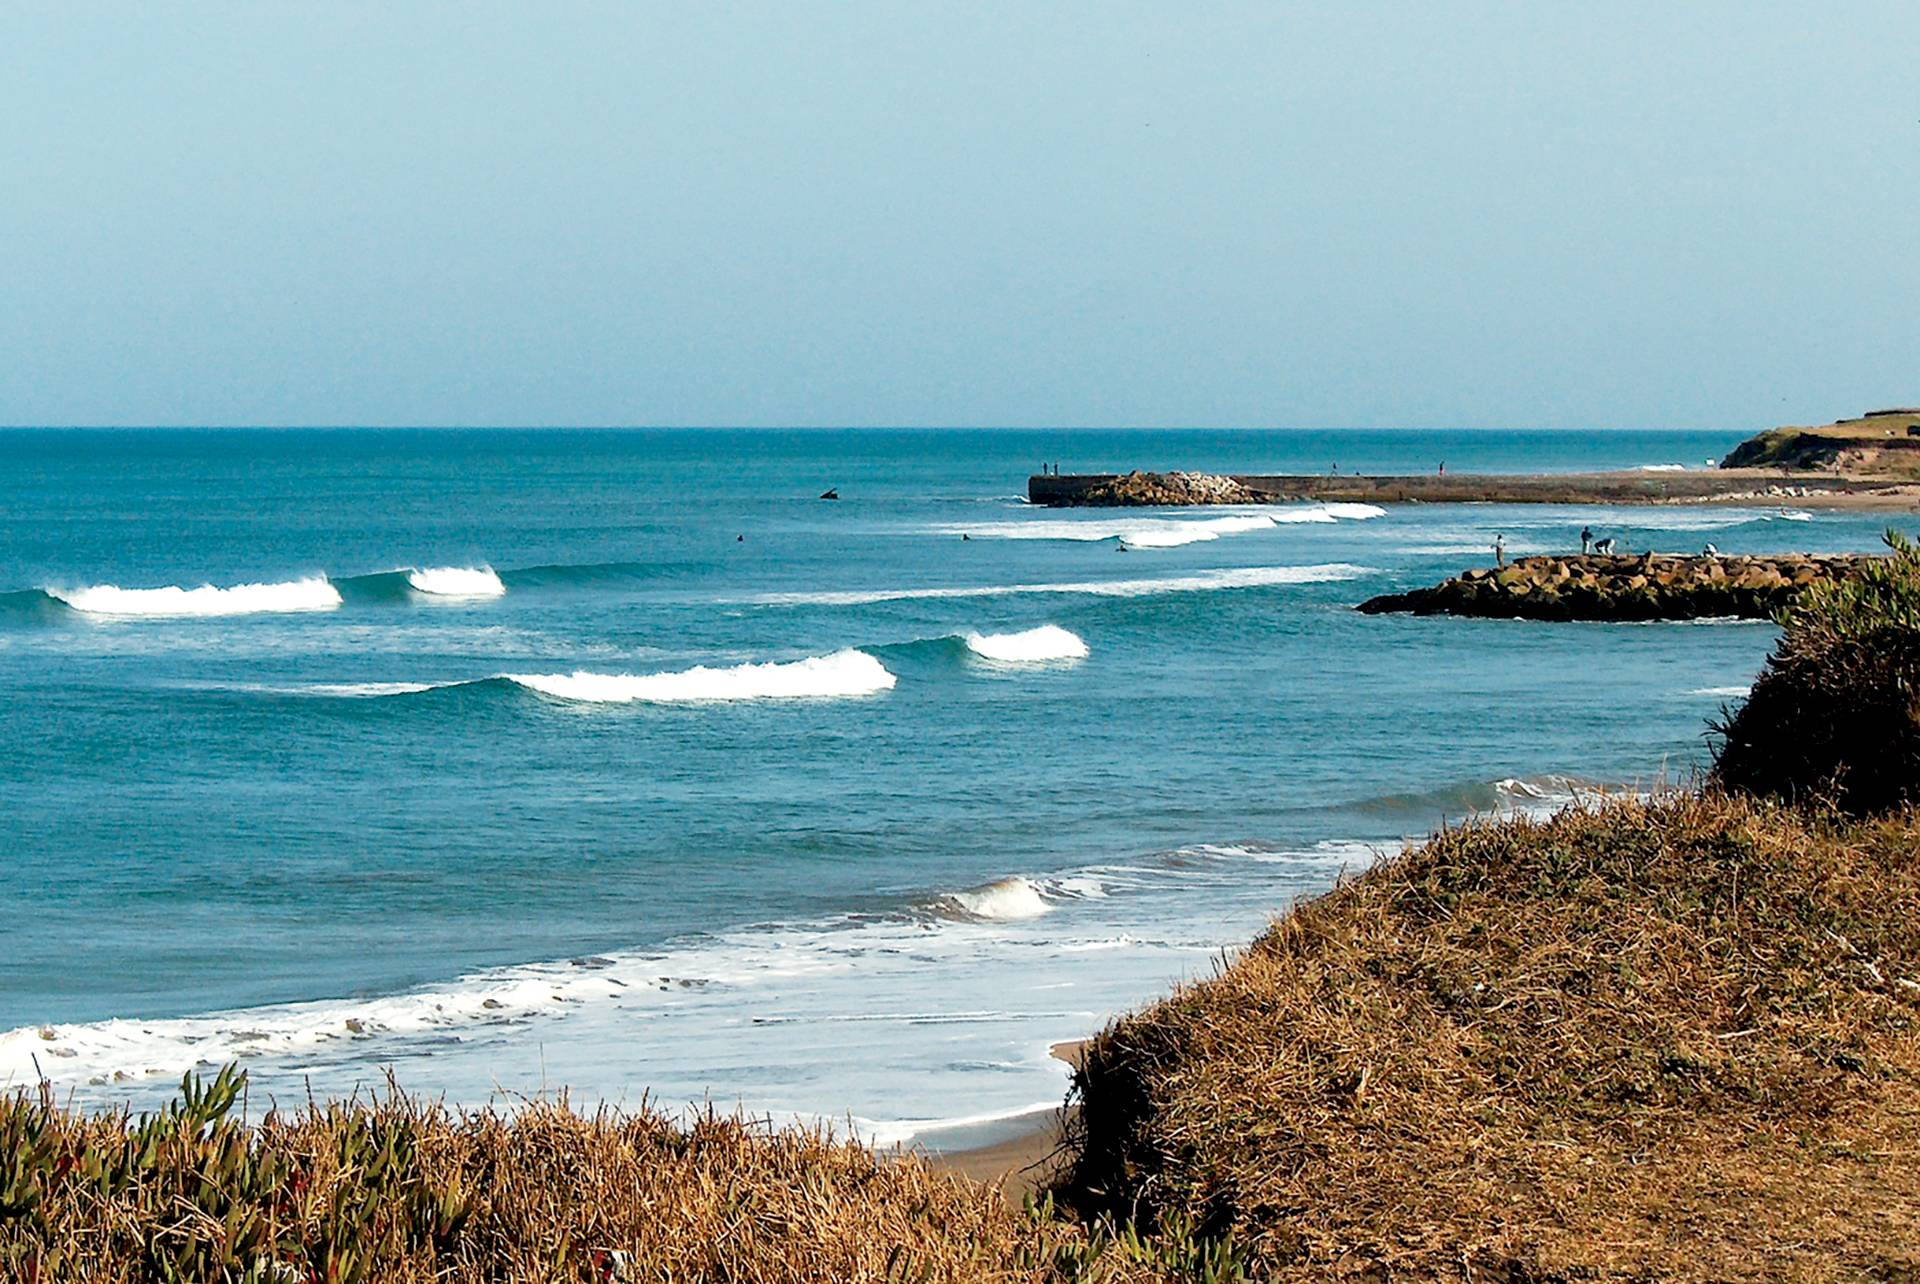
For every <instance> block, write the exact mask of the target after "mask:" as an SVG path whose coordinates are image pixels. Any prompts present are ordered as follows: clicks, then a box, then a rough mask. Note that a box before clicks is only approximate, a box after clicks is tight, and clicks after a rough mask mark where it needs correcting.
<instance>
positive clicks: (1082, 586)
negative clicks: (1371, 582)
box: [744, 562, 1374, 606]
mask: <svg viewBox="0 0 1920 1284" xmlns="http://www.w3.org/2000/svg"><path fill="white" fill-rule="evenodd" d="M1373 573H1374V571H1373V568H1372V567H1370V566H1352V565H1349V564H1347V563H1345V562H1330V563H1327V564H1325V565H1320V566H1243V567H1232V568H1229V569H1226V570H1218V571H1200V572H1197V573H1196V574H1193V575H1177V576H1168V577H1165V578H1162V579H1141V580H1080V581H1075V582H1072V583H1064V584H979V585H968V586H965V587H959V588H897V589H851V590H845V591H834V590H830V591H820V592H800V593H763V594H760V595H758V596H756V597H750V598H746V599H744V600H745V601H748V602H751V603H754V604H757V605H761V606H864V605H867V604H869V603H873V602H901V601H909V600H917V599H934V598H968V597H1010V596H1015V595H1020V594H1032V593H1073V594H1085V595H1088V596H1093V597H1150V596H1153V595H1155V594H1159V593H1205V592H1212V591H1215V590H1219V589H1240V588H1266V587H1271V586H1274V585H1282V584H1326V583H1332V582H1335V581H1340V580H1351V579H1358V578H1359V577H1360V576H1363V575H1371V574H1373Z"/></svg>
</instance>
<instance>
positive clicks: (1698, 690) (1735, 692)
mask: <svg viewBox="0 0 1920 1284" xmlns="http://www.w3.org/2000/svg"><path fill="white" fill-rule="evenodd" d="M1687 694H1688V695H1694V696H1717V697H1719V698H1720V699H1722V700H1743V699H1745V698H1746V697H1747V696H1750V695H1752V694H1753V688H1752V687H1695V688H1693V690H1691V691H1689V692H1687Z"/></svg>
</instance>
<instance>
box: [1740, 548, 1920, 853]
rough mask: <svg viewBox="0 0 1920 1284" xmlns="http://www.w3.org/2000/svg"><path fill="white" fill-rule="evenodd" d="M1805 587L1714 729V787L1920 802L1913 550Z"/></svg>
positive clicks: (1919, 636)
mask: <svg viewBox="0 0 1920 1284" xmlns="http://www.w3.org/2000/svg"><path fill="white" fill-rule="evenodd" d="M1886 541H1887V545H1888V547H1889V548H1890V549H1891V550H1892V556H1891V557H1887V558H1880V559H1867V560H1865V561H1863V564H1862V566H1861V568H1860V569H1859V571H1858V572H1857V573H1856V574H1854V575H1852V576H1850V577H1848V578H1846V579H1844V580H1839V581H1827V582H1822V583H1819V584H1816V585H1814V586H1812V587H1811V588H1809V589H1808V590H1807V591H1806V592H1805V593H1804V594H1803V595H1802V596H1801V598H1800V599H1799V601H1798V602H1796V603H1794V604H1793V605H1791V606H1789V607H1787V608H1786V609H1785V610H1783V611H1782V612H1781V613H1780V615H1779V617H1778V620H1779V623H1780V625H1781V627H1782V630H1783V631H1782V633H1781V638H1780V642H1779V645H1778V646H1777V647H1776V648H1775V649H1774V652H1773V654H1772V655H1771V656H1770V657H1768V659H1767V663H1766V667H1765V668H1764V669H1762V670H1761V673H1760V676H1759V678H1758V679H1756V680H1755V682H1754V685H1753V691H1752V693H1751V694H1750V695H1749V696H1748V697H1747V699H1746V701H1745V703H1744V704H1742V705H1741V706H1740V707H1739V708H1738V709H1737V710H1735V711H1734V712H1733V713H1731V714H1730V715H1728V716H1726V717H1724V718H1723V719H1721V720H1720V721H1719V722H1718V723H1716V724H1715V725H1714V731H1715V732H1716V733H1717V735H1718V738H1719V744H1718V746H1717V750H1716V754H1715V761H1714V767H1713V777H1712V778H1713V780H1714V782H1715V783H1717V784H1719V785H1721V786H1723V787H1725V788H1727V789H1731V790H1737V791H1740V792H1743V793H1750V794H1756V795H1761V796H1767V797H1775V798H1781V799H1785V800H1787V801H1791V802H1810V803H1818V804H1824V805H1829V806H1832V807H1834V808H1837V809H1839V810H1841V811H1843V812H1846V813H1848V814H1851V815H1855V816H1861V815H1868V814H1872V813H1875V812H1880V811H1885V810H1888V809H1890V808H1895V807H1901V806H1905V805H1908V804H1911V803H1914V802H1920V549H1917V548H1916V547H1915V545H1914V544H1913V543H1912V542H1911V541H1910V540H1908V539H1906V538H1905V537H1903V536H1901V535H1900V534H1898V533H1897V532H1894V531H1888V532H1887V534H1886Z"/></svg>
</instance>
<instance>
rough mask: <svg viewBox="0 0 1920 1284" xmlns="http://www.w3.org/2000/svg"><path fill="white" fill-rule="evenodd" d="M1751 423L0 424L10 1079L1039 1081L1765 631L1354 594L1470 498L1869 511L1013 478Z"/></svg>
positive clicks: (1024, 1085) (841, 1104)
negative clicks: (783, 428) (1145, 426)
mask: <svg viewBox="0 0 1920 1284" xmlns="http://www.w3.org/2000/svg"><path fill="white" fill-rule="evenodd" d="M1740 435H1741V434H1739V433H1665V432H1645V433H1627V432H1622V433H1584V434H1562V433H1503V434H1495V433H1474V432H1413V431H1407V432H1265V433H1262V432H1215V431H1200V430H1193V431H1182V432H1148V431H1126V432H1109V431H1086V430H1082V431H1075V432H1047V431H959V430H955V431H845V432H839V431H801V432H766V431H753V432H749V431H737V432H735V431H724V432H723V431H652V430H646V431H642V430H634V431H618V432H614V431H526V432H513V431H426V430H422V431H398V430H381V431H373V430H337V431H325V430H314V431H225V430H221V431H212V430H208V431H161V430H154V431H108V430H86V431H55V430H47V431H39V430H14V431H6V432H0V727H4V754H3V756H0V798H4V802H5V805H6V811H7V815H8V817H9V821H8V832H9V840H8V843H7V861H6V866H5V868H6V873H7V877H6V879H5V882H4V884H3V885H0V1031H4V1033H0V1085H4V1084H12V1085H16V1086H17V1085H21V1084H25V1083H30V1082H32V1081H33V1080H34V1079H35V1078H36V1077H37V1076H38V1075H40V1074H44V1075H46V1076H47V1077H49V1078H51V1079H52V1080H53V1081H54V1083H55V1085H56V1088H57V1090H58V1091H59V1092H60V1093H61V1094H62V1095H63V1096H70V1097H71V1098H72V1099H74V1100H76V1101H79V1102H85V1103H92V1102H104V1101H115V1100H130V1101H133V1102H135V1103H146V1102H150V1101H152V1100H154V1099H156V1098H158V1097H160V1096H162V1095H164V1094H165V1093H166V1092H168V1091H169V1090H170V1089H171V1087H172V1085H173V1084H174V1083H175V1082H177V1080H178V1077H179V1075H180V1074H181V1073H182V1072H183V1071H184V1070H186V1069H189V1068H192V1067H194V1066H203V1067H204V1066H210V1065H216V1064H219V1063H221V1062H224V1061H226V1060H230V1059H238V1060H241V1061H242V1062H243V1063H244V1064H246V1065H247V1067H248V1068H249V1070H250V1071H251V1073H252V1076H253V1084H254V1089H253V1091H254V1093H255V1096H256V1099H259V1098H261V1097H263V1096H264V1097H275V1098H278V1099H282V1100H304V1099H305V1097H306V1094H307V1093H308V1091H310V1090H311V1091H312V1092H314V1093H316V1094H323V1095H324V1094H343V1093H347V1092H351V1091H354V1090H356V1089H363V1088H368V1087H371V1086H374V1085H377V1084H379V1083H381V1082H382V1080H383V1075H384V1072H385V1071H386V1070H387V1069H389V1068H391V1069H392V1071H393V1072H394V1073H395V1074H396V1076H397V1078H398V1080H399V1082H400V1083H401V1084H402V1085H403V1086H405V1087H407V1088H410V1089H413V1090H416V1091H420V1092H425V1093H429V1094H433V1095H444V1096H446V1097H447V1098H448V1099H450V1100H455V1101H460V1102H466V1103H474V1104H478V1103H481V1102H485V1101H488V1100H491V1099H497V1098H498V1097H499V1096H500V1094H514V1093H529V1092H537V1091H541V1090H551V1089H554V1088H556V1087H559V1086H562V1085H565V1086H567V1087H568V1088H570V1089H571V1091H572V1093H573V1095H574V1098H575V1099H576V1100H605V1101H610V1102H615V1103H627V1104H631V1103H634V1102H637V1101H638V1100H639V1099H640V1098H641V1096H642V1094H643V1093H649V1092H650V1093H651V1094H652V1095H653V1097H654V1099H656V1100H659V1101H663V1102H666V1103H669V1104H672V1103H676V1102H687V1101H698V1100H702V1099H706V1098H711V1099H712V1100H714V1101H715V1102H717V1103H719V1104H721V1105H723V1106H730V1105H733V1104H736V1103H739V1104H743V1105H745V1106H746V1107H747V1108H749V1109H751V1110H754V1111H760V1112H768V1113H772V1114H775V1115H778V1116H788V1115H800V1116H811V1117H826V1118H839V1119H852V1120H853V1121H854V1122H855V1125H856V1126H857V1127H859V1128H861V1129H863V1130H864V1131H866V1132H867V1133H868V1134H869V1135H871V1136H875V1137H877V1138H880V1139H883V1140H884V1139H891V1138H898V1137H905V1136H911V1135H916V1134H917V1135H920V1136H922V1137H924V1138H928V1139H937V1138H938V1136H939V1135H940V1134H939V1127H940V1126H941V1125H946V1124H952V1123H954V1122H955V1121H962V1120H976V1119H981V1118H992V1117H998V1116H1005V1115H1010V1114H1013V1113H1017V1112H1019V1111H1022V1110H1025V1109H1030V1108H1033V1107H1037V1106H1041V1105H1045V1104H1050V1103H1052V1102H1055V1101H1057V1100H1058V1098H1059V1095H1060V1090H1061V1088H1062V1085H1063V1076H1064V1068H1063V1067H1061V1066H1060V1065H1059V1064H1058V1063H1057V1062H1055V1061H1052V1060H1050V1059H1049V1058H1048V1056H1047V1048H1048V1046H1049V1045H1050V1044H1051V1043H1053V1042H1055V1041H1058V1040H1061V1039H1068V1038H1073V1037H1076V1036H1081V1035H1085V1034H1087V1033H1090V1032H1091V1031H1093V1030H1095V1029H1097V1028H1098V1027H1099V1026H1100V1025H1101V1024H1102V1023H1103V1022H1104V1021H1105V1020H1106V1019H1108V1018H1109V1017H1110V1016H1112V1015H1113V1014H1115V1013H1117V1012H1119V1011H1122V1010H1124V1009H1126V1008H1128V1007H1130V1006H1134V1005H1137V1004H1139V1003H1141V1002H1144V1001H1147V1000H1150V999H1151V998H1153V997H1155V996H1156V995H1158V994H1160V993H1162V992H1163V991H1164V990H1165V988H1166V987H1167V985H1169V984H1170V983H1172V982H1173V981H1176V980H1178V979H1180V978H1182V977H1189V976H1194V975H1200V974H1204V973H1205V972H1206V971H1208V970H1209V969H1210V968H1211V967H1213V966H1214V965H1215V963H1216V961H1217V959H1218V958H1219V955H1220V952H1221V951H1222V950H1223V949H1226V948H1230V947H1232V946H1234V945H1237V944H1240V943H1243V942H1244V941H1246V940H1247V939H1249V938H1250V937H1251V936H1252V935H1253V934H1254V933H1255V932H1257V931H1258V930H1259V928H1260V927H1261V925H1262V924H1263V923H1264V922H1265V921H1266V920H1267V918H1268V917H1269V916H1270V915H1271V914H1273V913H1274V912H1277V911H1279V910H1281V909H1283V908H1284V907H1285V906H1286V905H1287V904H1288V903H1290V902H1291V901H1292V900H1294V899H1295V898H1298V897H1300V896H1302V895H1309V894H1312V893H1314V892H1317V891H1320V890H1323V889H1325V888H1326V887H1328V886H1329V885H1331V883H1332V881H1333V880H1334V879H1336V878H1337V877H1339V876H1340V874H1341V872H1342V871H1343V870H1344V871H1354V870H1358V869H1360V868H1363V867H1364V866H1365V865H1366V863H1367V862H1369V861H1370V860H1372V859H1374V858H1375V857H1376V856H1377V854H1378V853H1380V852H1383V851H1390V850H1393V849H1394V848H1396V847H1397V846H1398V845H1399V844H1400V842H1402V841H1403V840H1405V839H1408V838H1417V837H1418V836H1420V835H1422V834H1424V833H1426V832H1427V831H1428V830H1429V829H1430V828H1431V827H1433V826H1434V825H1435V824H1437V823H1439V822H1441V821H1442V820H1443V819H1448V818H1457V817H1459V816H1462V815H1464V814H1467V813H1469V812H1471V811H1476V810H1486V809H1493V808H1535V809H1539V808H1546V807H1551V806H1554V805H1557V804H1558V803H1559V802H1561V801H1564V800H1565V799H1566V798H1567V797H1569V796H1571V795H1572V794H1573V793H1574V792H1576V791H1578V790H1579V789H1582V788H1587V787H1594V786H1606V787H1614V788H1632V787H1644V786H1647V785H1650V784H1655V783H1658V782H1660V781H1663V780H1664V781H1681V780H1684V779H1686V778H1687V776H1688V775H1689V773H1691V772H1693V771H1695V770H1696V769H1697V768H1698V766H1699V765H1700V764H1701V762H1702V761H1703V760H1704V756H1705V751H1706V743H1705V740H1704V735H1703V733H1704V731H1705V727H1706V720H1707V719H1708V718H1709V717H1710V716H1711V715H1713V714H1715V713H1716V712H1717V711H1718V710H1719V709H1720V708H1721V706H1722V705H1723V704H1726V703H1728V702H1730V701H1732V700H1735V699H1737V698H1738V694H1739V692H1741V691H1742V690H1743V689H1744V688H1745V686H1746V684H1747V683H1748V682H1749V681H1750V680H1751V678H1752V675H1753V673H1754V672H1755V670H1756V669H1757V667H1758V665H1759V663H1760V661H1761V660H1762V658H1763V657H1764V655H1765V653H1766V651H1767V649H1768V648H1769V647H1770V645H1771V644H1772V641H1773V630H1772V628H1771V627H1770V626H1768V625H1765V624H1755V623H1710V624H1685V625H1681V624H1666V625H1590V624H1571V625H1568V624H1561V625H1542V624H1529V623H1523V622H1489V621H1464V620H1431V619H1411V618H1404V617H1364V616H1360V615H1358V614H1356V613H1355V612H1354V611H1353V610H1352V609H1351V608H1352V607H1353V606H1354V605H1355V604H1356V603H1357V602H1359V601H1361V600H1363V599H1364V598H1366V597H1368V596H1371V595H1373V594H1375V593H1380V592H1386V591H1390V590H1394V589H1399V588H1405V587H1409V586H1412V585H1415V584H1421V583H1426V582H1431V581H1433V580H1435V579H1437V578H1439V577H1440V576H1442V575H1445V574H1448V573H1452V572H1455V571H1458V570H1459V569H1461V568H1463V567H1465V566H1468V565H1475V564H1481V563H1484V562H1485V561H1486V560H1487V559H1488V557H1489V549H1490V545H1491V543H1492V540H1493V538H1494V535H1495V534H1496V533H1498V534H1500V535H1501V536H1502V537H1503V538H1504V540H1505V542H1506V546H1507V548H1508V550H1509V551H1510V553H1512V554H1514V555H1522V554H1526V553H1529V552H1534V551H1552V550H1562V549H1566V548H1568V547H1570V546H1577V542H1578V541H1577V532H1578V531H1579V529H1580V528H1581V526H1582V525H1591V526H1592V527H1593V528H1594V529H1595V531H1596V532H1598V533H1600V534H1603V535H1614V536H1617V537H1619V538H1620V539H1621V540H1622V541H1623V543H1626V544H1628V545H1629V546H1630V547H1631V548H1633V549H1635V550H1641V549H1646V548H1654V549H1658V550H1662V551H1697V549H1698V548H1699V547H1700V546H1701V544H1702V543H1703V542H1705V541H1708V540H1711V541H1712V542H1714V543H1715V544H1716V545H1718V547H1719V548H1720V549H1721V550H1723V551H1729V552H1731V551H1747V550H1783V549H1814V550H1836V551H1837V550H1858V549H1867V548H1871V547H1873V546H1875V543H1876V541H1877V537H1878V533H1879V530H1880V527H1881V525H1882V524H1883V523H1882V521H1881V520H1880V519H1876V518H1871V517H1856V516H1844V515H1831V514H1825V513H1814V514H1811V515H1809V514H1799V513H1794V512H1791V511H1783V510H1779V509H1772V508H1754V509H1739V510H1720V509H1714V510H1704V509H1698V508H1660V509H1599V508H1586V507H1524V508H1509V507H1499V506H1489V505H1425V506H1422V505H1408V506H1396V507H1394V508H1392V509H1390V510H1386V511H1378V510H1371V511H1370V510H1367V509H1365V508H1364V507H1339V506H1335V507H1333V508H1331V509H1329V508H1327V507H1323V506H1313V505H1299V506H1294V507H1291V508H1286V509H1280V510H1233V511H1229V512H1221V511H1216V510H1206V511H1192V510H1186V511H1168V512H1157V511H1156V512H1146V511H1128V512H1115V511H1112V510H1105V511H1073V512H1055V511H1048V510H1040V509H1034V508H1031V507H1029V506H1027V505H1026V504H1025V502H1024V499H1023V494H1024V489H1025V480H1026V477H1027V475H1028V474H1029V473H1031V472H1033V471H1035V470H1037V469H1038V468H1039V467H1040V466H1041V465H1042V464H1043V463H1052V462H1057V463H1058V464H1059V465H1060V467H1061V470H1062V471H1063V472H1074V471H1100V470H1114V469H1125V468H1130V467H1136V466H1137V467H1190V468H1203V469H1216V470H1222V471H1243V472H1284V471H1308V472H1319V471H1325V470H1327V469H1329V468H1332V467H1336V466H1337V467H1338V468H1339V469H1340V470H1341V471H1343V472H1344V471H1380V472H1384V471H1418V472H1425V471H1429V470H1431V469H1433V468H1435V467H1437V466H1438V464H1439V462H1440V461H1442V460H1444V461H1445V462H1446V464H1447V467H1448V470H1449V471H1459V472H1469V471H1520V470H1531V471H1546V470H1576V469H1588V468H1602V467H1641V466H1650V465H1673V464H1682V465H1686V466H1689V467H1700V466H1703V465H1704V464H1705V462H1706V461H1707V460H1708V459H1710V458H1717V457H1718V456H1719V455H1721V454H1723V453H1724V452H1725V451H1726V450H1727V449H1729V448H1730V447H1731V446H1732V445H1734V444H1735V443H1736V442H1737V441H1738V440H1739V437H1740ZM828 487H837V488H838V491H839V494H840V496H841V499H840V500H839V502H837V503H830V502H822V501H821V500H819V499H818V498H816V496H818V495H819V494H820V493H821V492H822V491H823V490H825V489H827V488H828ZM963 536H965V538H963ZM461 572H464V574H462V573H461ZM155 590H158V592H156V591H155ZM169 590H171V591H169ZM1082 652H1084V653H1082ZM766 666H779V667H766Z"/></svg>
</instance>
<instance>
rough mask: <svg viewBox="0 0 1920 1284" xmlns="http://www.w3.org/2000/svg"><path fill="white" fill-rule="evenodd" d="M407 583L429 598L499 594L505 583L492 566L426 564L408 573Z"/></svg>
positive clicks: (505, 588) (492, 595)
mask: <svg viewBox="0 0 1920 1284" xmlns="http://www.w3.org/2000/svg"><path fill="white" fill-rule="evenodd" d="M407 586H408V587H409V588H411V589H412V590H413V591H414V592H416V593H424V594H426V595H427V596H428V597H446V598H487V597H500V596H502V595H504V594H505V593H506V591H507V586H506V585H505V584H502V583H501V582H500V577H499V576H498V575H496V574H495V573H494V570H493V568H492V567H491V566H428V567H423V568H421V569H419V570H414V571H408V572H407Z"/></svg>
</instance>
